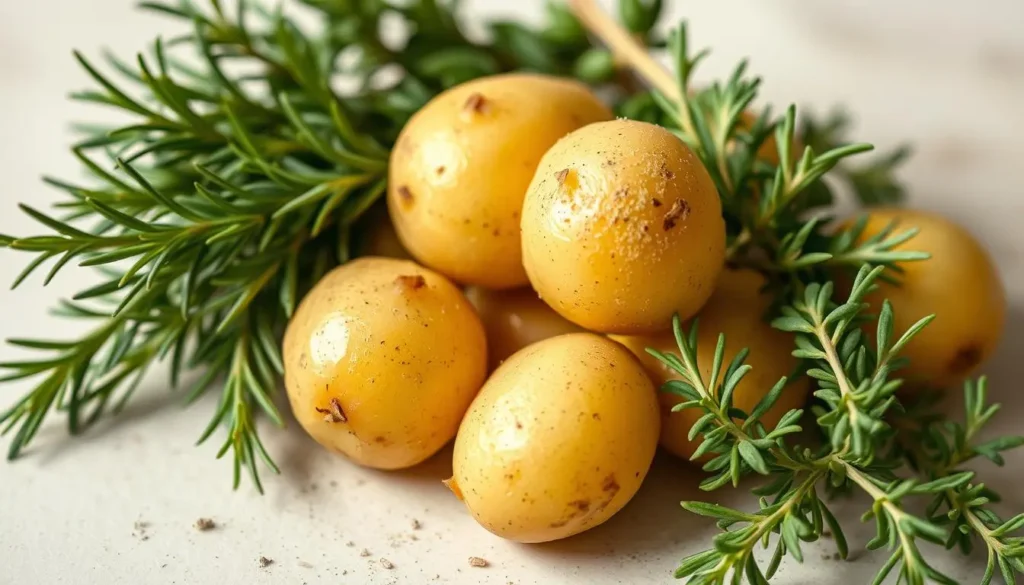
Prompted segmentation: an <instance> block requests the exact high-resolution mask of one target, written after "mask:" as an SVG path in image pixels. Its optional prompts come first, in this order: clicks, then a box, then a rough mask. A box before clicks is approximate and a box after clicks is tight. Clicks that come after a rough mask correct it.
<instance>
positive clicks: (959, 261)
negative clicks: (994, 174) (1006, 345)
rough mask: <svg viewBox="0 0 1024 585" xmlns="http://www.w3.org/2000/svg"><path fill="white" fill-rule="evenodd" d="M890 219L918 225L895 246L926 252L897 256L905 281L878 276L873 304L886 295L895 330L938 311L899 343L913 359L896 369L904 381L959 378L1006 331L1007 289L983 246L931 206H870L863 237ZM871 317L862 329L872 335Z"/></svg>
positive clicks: (939, 384)
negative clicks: (918, 256) (913, 257)
mask: <svg viewBox="0 0 1024 585" xmlns="http://www.w3.org/2000/svg"><path fill="white" fill-rule="evenodd" d="M893 221H898V222H899V224H898V225H897V227H896V230H898V231H902V230H905V229H909V228H912V227H916V228H918V229H919V230H920V232H919V233H918V234H917V235H916V236H914V237H913V238H911V239H910V240H909V241H907V242H904V243H903V244H900V245H899V246H897V247H896V249H897V250H916V251H921V252H928V253H929V254H931V259H929V260H923V261H915V262H906V263H902V264H901V265H900V267H901V268H902V269H903V270H904V274H903V275H902V284H901V285H900V286H893V285H890V284H886V283H881V282H880V283H879V287H878V289H877V290H876V291H875V292H873V293H871V294H869V295H868V296H867V298H866V301H867V302H869V303H871V305H872V308H873V310H875V311H878V310H880V309H881V307H882V301H883V300H884V299H889V302H891V303H892V308H893V315H894V318H893V327H894V331H895V335H896V336H897V338H898V336H899V335H902V334H903V332H904V331H906V330H907V329H908V328H909V327H910V326H911V325H913V324H914V323H915V322H917V321H918V320H919V319H921V318H922V317H926V316H928V315H931V314H935V315H936V317H935V320H934V321H932V322H931V324H929V325H928V326H927V327H925V328H924V330H922V331H921V332H920V333H918V335H917V336H916V337H915V338H914V339H913V340H911V342H910V343H909V344H908V345H907V346H906V348H905V349H904V350H903V352H902V355H903V356H905V357H908V358H909V359H910V364H909V365H908V366H907V367H906V368H904V369H901V370H898V371H897V372H896V376H900V377H904V378H905V379H906V381H907V383H908V388H911V389H913V388H915V387H922V386H927V387H932V388H945V387H949V386H952V385H955V384H959V383H960V382H962V381H963V380H964V379H965V378H966V377H967V376H969V375H971V374H972V373H974V372H976V371H977V369H978V366H980V365H981V364H982V363H983V362H984V361H985V360H987V359H988V358H989V357H990V356H991V355H992V352H993V351H994V350H995V348H996V345H997V344H998V343H999V340H1000V338H1001V336H1002V333H1003V323H1004V320H1005V317H1006V296H1005V293H1004V291H1003V286H1002V283H1001V282H1000V280H999V274H998V273H997V272H996V268H995V266H994V265H993V264H992V259H991V258H990V257H989V255H988V253H987V252H986V251H985V250H984V248H982V246H981V244H980V243H978V241H977V240H976V239H975V238H974V237H973V236H972V235H971V234H970V233H968V232H967V231H966V230H965V229H963V228H962V227H960V226H958V225H956V224H955V223H953V222H951V221H949V220H947V219H945V218H943V217H941V216H939V215H936V214H934V213H928V212H925V211H915V210H909V209H876V210H873V211H871V212H870V214H869V219H868V223H867V225H866V226H865V229H864V233H863V234H862V236H861V240H862V241H863V240H864V239H865V238H868V237H870V236H871V235H873V234H876V233H878V232H880V231H881V230H883V229H884V228H885V227H886V226H887V225H889V224H890V223H891V222H893ZM874 324H875V323H874V322H872V323H870V324H869V325H867V327H866V328H865V329H866V331H865V332H866V333H868V334H869V335H870V339H874V338H875V327H874Z"/></svg>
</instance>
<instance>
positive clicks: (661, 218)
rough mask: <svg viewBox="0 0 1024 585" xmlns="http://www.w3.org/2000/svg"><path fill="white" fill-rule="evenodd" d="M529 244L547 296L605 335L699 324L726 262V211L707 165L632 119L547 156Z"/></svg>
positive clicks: (528, 221)
mask: <svg viewBox="0 0 1024 585" xmlns="http://www.w3.org/2000/svg"><path fill="white" fill-rule="evenodd" d="M522 237H523V263H524V265H525V267H526V272H527V274H528V275H529V277H530V282H531V284H532V285H533V288H534V289H536V290H537V292H538V293H540V296H541V298H542V299H544V301H545V302H547V303H548V304H549V305H551V307H552V308H554V309H555V310H556V311H558V312H559V313H560V314H561V315H562V316H564V317H565V318H566V319H569V320H570V321H572V322H574V323H576V324H578V325H580V326H582V327H584V328H586V329H589V330H592V331H600V332H604V333H624V334H636V333H652V332H657V331H661V330H664V329H666V328H668V327H669V325H670V323H671V319H672V315H673V313H677V312H678V313H679V314H680V316H681V317H683V318H688V317H690V316H691V315H693V314H694V313H696V312H697V310H698V309H700V308H701V306H703V305H704V302H705V301H706V300H707V299H708V297H709V296H710V295H711V291H712V290H713V289H714V283H715V279H716V278H717V277H718V273H719V272H720V271H721V269H722V264H723V262H724V257H725V222H724V221H723V219H722V205H721V202H720V201H719V199H718V193H717V191H716V190H715V185H714V183H713V182H712V181H711V177H710V176H709V175H708V173H707V171H706V170H705V169H704V167H703V166H702V165H701V162H700V160H698V159H697V157H696V155H694V154H693V152H691V151H690V149H689V148H688V147H687V146H686V145H685V144H683V143H682V141H680V140H679V139H678V138H676V137H675V136H673V135H672V134H671V133H670V132H669V131H668V130H665V129H664V128H661V127H659V126H655V125H653V124H647V123H644V122H636V121H631V120H614V121H611V122H598V123H595V124H591V125H589V126H585V127H583V128H581V129H579V130H576V131H575V132H573V133H571V134H569V135H568V136H566V137H565V138H563V139H562V140H560V141H558V143H557V144H556V145H555V146H553V147H552V148H551V150H549V151H548V153H547V154H545V155H544V159H543V160H542V161H541V163H540V166H539V167H538V168H537V174H536V175H535V176H534V179H533V183H531V184H530V189H529V191H528V192H527V194H526V202H525V203H524V206H523V219H522Z"/></svg>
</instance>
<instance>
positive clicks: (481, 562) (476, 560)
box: [469, 557, 490, 568]
mask: <svg viewBox="0 0 1024 585" xmlns="http://www.w3.org/2000/svg"><path fill="white" fill-rule="evenodd" d="M487 565H490V563H488V562H487V559H482V558H480V557H469V566H470V567H478V568H481V567H486V566H487Z"/></svg>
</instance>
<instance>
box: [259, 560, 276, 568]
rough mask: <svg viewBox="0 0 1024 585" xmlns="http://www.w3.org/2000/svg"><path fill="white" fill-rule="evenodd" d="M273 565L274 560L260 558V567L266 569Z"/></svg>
mask: <svg viewBox="0 0 1024 585" xmlns="http://www.w3.org/2000/svg"><path fill="white" fill-rule="evenodd" d="M273 564H274V559H268V558H267V557H260V567H261V568H263V569H266V568H267V567H269V566H270V565H273Z"/></svg>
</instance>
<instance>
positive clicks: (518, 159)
mask: <svg viewBox="0 0 1024 585" xmlns="http://www.w3.org/2000/svg"><path fill="white" fill-rule="evenodd" d="M611 117H612V112H611V111H610V110H609V109H608V108H607V107H606V106H605V105H604V104H602V103H601V102H600V101H599V100H598V99H597V97H596V96H594V95H593V94H592V93H591V92H590V90H589V89H587V87H586V86H584V85H583V84H581V83H578V82H576V81H571V80H567V79H561V78H556V77H548V76H544V75H535V74H526V73H510V74H504V75H495V76H491V77H485V78H481V79H477V80H474V81H470V82H467V83H464V84H462V85H459V86H457V87H454V88H452V89H450V90H448V91H446V92H444V93H442V94H440V95H438V96H437V97H435V98H434V99H433V100H432V101H431V102H430V103H428V104H427V105H426V106H424V107H423V108H422V109H421V110H420V111H419V112H417V113H416V114H415V115H414V116H413V117H412V119H411V120H410V121H409V123H408V124H406V126H405V128H403V130H402V133H401V135H400V136H399V138H398V142H397V144H396V146H395V148H394V150H393V151H392V154H391V165H390V170H389V173H390V175H389V181H388V209H389V211H390V213H391V217H392V219H393V220H394V223H395V227H396V229H397V230H398V236H399V237H400V238H401V240H402V243H403V244H404V245H405V247H406V248H407V249H408V250H409V252H411V253H412V255H413V256H414V257H416V258H417V259H418V260H419V261H420V262H422V263H423V264H425V265H427V266H430V267H431V268H433V269H435V270H437V271H439V272H442V273H444V274H446V275H448V276H449V277H451V278H452V279H454V280H455V281H457V282H461V283H464V284H477V285H481V286H486V287H488V288H496V289H498V288H513V287H518V286H522V285H524V284H526V282H527V280H526V273H525V272H523V267H522V256H521V251H520V243H519V216H520V213H521V212H522V207H523V197H524V196H525V194H526V188H527V186H529V184H530V179H531V178H533V172H534V170H536V168H537V163H538V162H539V161H540V158H541V156H543V155H544V153H545V152H546V151H547V150H548V148H549V147H550V146H551V145H552V144H554V143H555V141H557V140H558V139H559V138H561V137H562V136H564V135H565V134H567V133H569V132H571V131H573V130H575V129H577V128H579V127H581V126H584V125H586V124H589V123H591V122H595V121H598V120H608V119H610V118H611Z"/></svg>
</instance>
